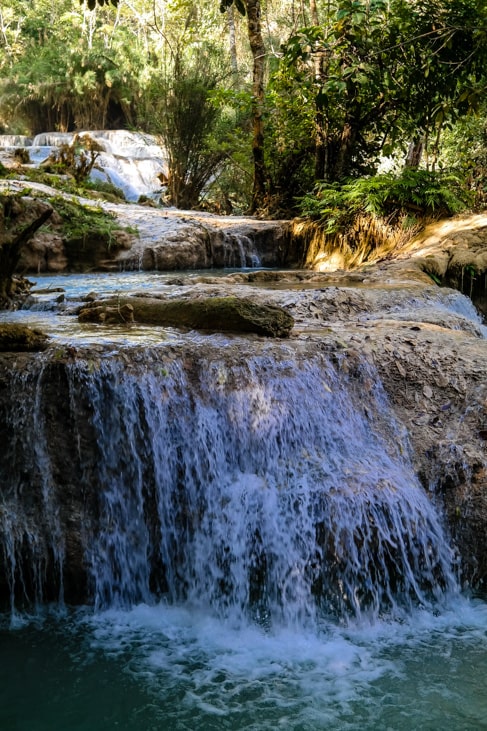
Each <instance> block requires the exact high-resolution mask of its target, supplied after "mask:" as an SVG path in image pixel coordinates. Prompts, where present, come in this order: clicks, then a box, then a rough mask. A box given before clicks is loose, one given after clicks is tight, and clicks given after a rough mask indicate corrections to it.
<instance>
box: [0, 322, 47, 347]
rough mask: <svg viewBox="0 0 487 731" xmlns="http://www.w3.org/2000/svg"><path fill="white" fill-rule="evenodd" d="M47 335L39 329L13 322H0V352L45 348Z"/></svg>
mask: <svg viewBox="0 0 487 731" xmlns="http://www.w3.org/2000/svg"><path fill="white" fill-rule="evenodd" d="M47 346H48V337H47V335H46V334H45V333H43V332H41V331H40V330H34V329H33V328H31V327H27V326H26V325H18V324H15V323H0V352H3V353H5V352H20V351H24V352H25V351H36V350H45V349H46V348H47Z"/></svg>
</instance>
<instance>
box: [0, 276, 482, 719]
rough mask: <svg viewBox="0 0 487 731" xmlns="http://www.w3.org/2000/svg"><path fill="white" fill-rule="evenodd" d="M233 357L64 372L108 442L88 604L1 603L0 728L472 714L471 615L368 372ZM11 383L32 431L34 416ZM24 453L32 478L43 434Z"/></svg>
mask: <svg viewBox="0 0 487 731" xmlns="http://www.w3.org/2000/svg"><path fill="white" fill-rule="evenodd" d="M146 276H147V275H146ZM129 279H130V276H129ZM89 285H90V283H89V282H86V284H85V285H84V286H86V287H87V288H88V289H91V287H90V286H89ZM264 350H265V349H264ZM228 352H229V353H230V355H228V354H227V345H226V344H225V342H224V340H223V339H222V340H221V351H220V352H218V349H217V347H216V345H215V349H214V350H213V352H212V353H210V354H209V355H205V354H204V353H205V351H201V352H198V351H195V352H194V353H192V354H191V355H190V354H189V352H188V354H187V355H186V357H185V358H183V359H181V360H179V359H178V358H175V357H174V355H172V356H171V355H170V353H166V352H165V351H164V349H160V350H158V351H157V356H156V350H154V349H153V350H152V351H151V352H150V353H149V352H147V354H146V355H145V356H144V358H143V363H141V364H140V365H137V360H131V359H130V357H128V358H127V359H118V360H117V358H113V359H111V360H107V361H105V362H102V363H100V364H96V363H94V362H93V361H91V360H86V361H83V360H80V361H77V362H76V363H73V364H72V365H71V366H70V367H69V378H70V379H71V380H70V383H71V386H70V388H71V392H70V393H71V399H72V403H73V406H72V408H73V414H75V403H76V398H77V396H79V394H80V393H85V394H88V395H89V401H90V403H91V404H92V405H93V408H94V421H93V424H94V427H95V431H96V435H97V443H98V445H99V449H100V454H102V455H103V456H104V459H103V461H100V462H99V464H98V465H97V471H96V474H95V483H96V485H97V486H98V489H100V490H101V494H102V496H103V500H102V504H101V507H102V511H101V519H100V524H99V530H98V531H97V532H96V534H95V535H94V537H93V539H92V540H91V541H90V542H89V544H88V545H87V557H88V561H89V563H90V566H91V576H92V582H93V589H94V592H95V599H96V604H97V606H98V607H99V610H98V611H96V612H95V613H91V612H88V611H86V612H85V611H83V612H81V613H80V614H78V615H76V616H75V618H72V617H71V616H70V615H69V614H68V615H67V616H66V617H63V616H62V615H61V617H60V618H57V619H56V620H47V621H46V623H45V624H44V625H42V624H41V625H40V626H37V624H34V625H32V624H29V623H27V624H26V623H25V621H24V620H22V618H20V617H18V616H17V615H15V614H14V615H13V623H14V625H17V629H11V630H9V631H6V632H5V631H4V632H3V633H2V635H1V637H0V646H1V647H2V654H3V658H4V660H3V665H2V667H3V668H4V670H3V676H2V675H0V728H5V729H10V728H12V729H13V728H17V729H22V730H23V731H33V729H35V731H44V729H45V730H46V731H75V730H76V731H94V729H96V731H104V730H105V729H106V730H107V731H108V729H114V728H117V729H118V728H124V729H127V731H129V730H130V731H148V730H149V729H158V730H159V729H161V728H164V729H168V730H172V729H175V730H176V729H178V730H180V729H188V730H189V729H191V731H194V730H199V731H207V730H209V729H222V730H223V729H248V730H250V729H255V730H259V731H262V730H263V731H267V730H269V731H270V730H271V729H275V728H284V729H296V731H298V729H299V730H300V731H301V730H303V731H304V730H305V729H306V730H309V731H314V730H316V729H338V730H341V729H352V730H353V731H358V730H359V729H360V730H361V731H379V730H384V731H385V730H386V729H393V730H394V731H410V730H411V729H413V728H421V729H427V730H428V731H436V730H437V729H438V730H439V729H442V731H443V730H444V731H457V729H462V730H463V731H475V730H477V729H482V728H486V727H487V724H486V718H487V703H486V700H485V687H484V679H485V673H486V671H487V608H486V605H485V603H484V602H482V601H469V600H467V599H464V598H462V597H461V596H460V595H459V593H458V587H457V584H456V581H455V578H454V556H453V554H452V552H451V549H450V547H449V545H448V540H447V536H445V534H444V532H443V530H442V526H441V521H440V519H439V516H438V515H437V513H436V511H435V509H434V506H433V505H432V504H431V502H430V498H429V497H427V496H426V494H425V493H424V492H423V490H422V488H421V487H420V485H419V484H418V482H417V479H416V477H415V475H414V471H413V469H412V466H411V464H410V461H409V456H408V443H407V438H406V435H405V433H404V430H403V429H402V428H401V427H400V425H398V424H397V423H396V422H395V420H394V418H393V416H392V414H391V412H390V409H389V405H388V403H387V400H386V399H385V398H384V395H383V393H382V391H381V388H380V385H379V384H378V383H377V382H376V380H375V374H374V373H373V372H368V371H367V369H366V368H364V369H363V370H362V372H361V373H352V374H351V375H347V372H346V369H345V368H344V369H343V370H342V369H341V367H340V362H339V361H338V362H337V363H335V364H334V365H333V364H332V363H331V362H330V361H328V359H327V358H326V357H325V356H323V357H322V358H320V357H317V356H316V354H315V355H314V356H313V357H312V358H311V357H306V356H305V355H303V356H302V357H301V358H297V355H296V352H295V351H294V350H293V349H292V348H291V347H289V346H286V345H282V346H281V353H280V356H279V357H278V358H277V357H276V354H275V353H272V354H269V355H268V356H267V355H266V354H265V352H260V355H259V354H257V353H252V352H251V350H250V349H247V350H246V351H245V352H243V350H242V353H241V357H239V359H238V362H234V361H233V360H232V356H231V351H230V350H228ZM23 384H24V390H25V399H26V401H25V405H26V407H27V405H28V404H31V405H33V406H34V408H33V412H34V413H32V410H29V409H27V408H26V409H25V413H24V417H23V418H24V427H25V435H26V442H30V443H32V444H34V442H35V440H36V439H37V436H38V435H39V432H42V430H43V429H44V428H45V427H46V425H47V422H46V420H45V419H44V418H38V417H39V414H37V412H36V409H37V408H40V407H41V399H37V401H36V399H35V398H34V399H32V398H31V396H30V392H29V391H28V385H29V382H28V380H26V381H24V382H23ZM34 386H35V387H34V390H33V394H34V395H35V394H36V393H37V394H39V388H40V382H37V383H35V384H34ZM29 425H30V426H29ZM29 429H31V431H29ZM23 431H24V430H23ZM36 435H37V436H36ZM79 438H80V440H82V435H81V434H80V437H79ZM80 443H82V441H80ZM16 448H17V449H20V444H17V447H16ZM34 455H35V456H36V459H37V460H38V461H40V463H41V466H42V470H43V475H42V480H43V484H44V485H45V486H46V488H47V486H48V485H52V484H53V483H54V482H55V475H54V471H53V470H52V468H51V465H50V461H49V459H50V457H49V454H48V450H47V449H46V441H43V440H42V435H41V439H40V441H39V442H36V444H35V448H34ZM80 464H82V463H80ZM80 474H82V472H81V468H80ZM49 503H50V497H49V495H48V492H46V496H45V497H44V499H43V504H44V506H45V509H46V510H47V509H49V510H51V509H52V501H51V505H50V504H49ZM6 514H7V513H6V512H5V513H4V516H5V515H6ZM10 515H11V513H10ZM148 516H150V519H148ZM0 517H1V515H0ZM3 526H4V531H7V532H8V523H3ZM53 526H54V531H53ZM56 530H57V524H56V521H53V522H52V523H51V532H53V536H54V537H55V536H56ZM31 538H32V540H33V542H35V541H36V540H37V539H36V537H35V536H34V535H32V537H31ZM154 538H155V539H156V543H154ZM27 539H29V537H27ZM154 550H155V552H156V553H158V559H162V563H163V565H164V569H163V570H161V568H160V566H159V568H158V569H157V570H154V568H153V567H152V568H151V566H150V562H149V561H148V554H149V553H151V555H152V556H153V554H154ZM0 554H1V551H0ZM11 555H12V560H13V561H14V560H15V556H13V554H12V552H11ZM151 560H152V559H151ZM39 570H42V565H40V566H39ZM155 580H157V581H156V583H157V582H158V589H159V593H160V594H161V595H162V596H158V597H156V596H155V595H154V593H153V592H152V590H151V589H152V587H153V585H154V581H155ZM25 667H29V673H28V674H27V676H26V673H25ZM0 672H1V671H0Z"/></svg>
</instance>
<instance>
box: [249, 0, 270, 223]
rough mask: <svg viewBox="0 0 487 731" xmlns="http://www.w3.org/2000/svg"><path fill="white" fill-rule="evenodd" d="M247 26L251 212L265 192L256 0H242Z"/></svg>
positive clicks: (261, 46) (261, 65)
mask: <svg viewBox="0 0 487 731" xmlns="http://www.w3.org/2000/svg"><path fill="white" fill-rule="evenodd" d="M246 9H247V27H248V36H249V42H250V48H251V51H252V58H253V62H254V63H253V83H252V126H253V140H252V153H253V159H254V185H253V192H252V209H251V210H252V213H255V211H256V210H257V209H258V208H259V207H260V206H262V204H263V202H264V200H265V197H266V193H267V187H268V186H267V170H266V165H265V159H264V120H263V111H264V74H265V56H266V52H265V46H264V40H263V38H262V28H261V22H260V0H246Z"/></svg>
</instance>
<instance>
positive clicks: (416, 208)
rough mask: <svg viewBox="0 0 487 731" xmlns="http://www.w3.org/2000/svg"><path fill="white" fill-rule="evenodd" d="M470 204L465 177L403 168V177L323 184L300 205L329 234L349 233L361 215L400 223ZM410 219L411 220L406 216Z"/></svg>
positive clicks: (391, 176) (454, 210) (300, 202)
mask: <svg viewBox="0 0 487 731" xmlns="http://www.w3.org/2000/svg"><path fill="white" fill-rule="evenodd" d="M469 203H470V196H469V192H468V191H467V189H466V187H465V186H464V185H463V181H462V179H461V177H459V176H458V175H455V174H453V173H442V172H440V173H438V172H431V171H428V170H415V169H412V168H405V169H404V170H403V171H402V172H401V173H400V174H399V175H395V174H393V173H384V174H381V175H375V176H373V177H369V178H359V179H357V180H349V181H347V182H346V183H344V184H343V185H340V184H339V183H323V182H322V183H319V184H318V185H317V186H316V188H315V191H314V193H313V194H308V195H305V196H303V197H302V198H301V199H300V200H299V206H300V213H301V215H302V216H304V217H308V218H312V219H317V220H319V221H320V222H321V223H322V224H323V228H324V231H325V233H328V234H334V233H337V232H339V231H343V230H346V229H347V228H349V227H350V226H351V225H352V224H353V222H354V221H355V219H356V218H357V216H358V215H359V214H364V213H366V214H371V215H373V216H376V217H383V218H388V220H389V222H391V223H393V222H394V221H395V220H399V218H402V219H403V220H409V221H412V222H414V221H415V220H416V218H424V217H427V216H432V215H437V216H439V215H453V214H454V213H458V212H459V211H461V210H463V209H465V208H466V207H467V206H468V205H469ZM408 214H409V215H408Z"/></svg>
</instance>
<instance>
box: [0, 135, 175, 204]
mask: <svg viewBox="0 0 487 731" xmlns="http://www.w3.org/2000/svg"><path fill="white" fill-rule="evenodd" d="M75 134H77V135H79V137H80V138H81V139H82V138H83V137H90V138H91V139H92V140H94V141H95V143H96V145H97V148H99V152H98V157H97V160H96V164H95V166H94V168H93V170H92V171H91V176H90V177H91V178H92V179H93V180H101V181H104V182H109V183H112V184H113V185H114V186H116V187H117V188H119V189H120V190H122V192H123V194H124V196H125V198H126V200H127V201H131V202H136V201H137V200H138V199H139V198H140V196H141V195H145V196H147V197H149V198H151V197H160V195H161V181H160V179H159V177H158V176H159V175H160V174H161V173H163V174H166V175H167V156H166V154H165V153H164V151H163V150H162V148H161V147H160V145H158V144H157V141H156V139H155V138H154V137H152V136H151V135H147V134H142V133H138V132H129V131H127V130H90V131H83V132H78V133H74V132H43V133H42V134H38V135H36V136H35V137H34V138H33V139H31V138H28V137H24V136H22V135H0V152H1V151H2V149H5V150H8V148H19V147H21V148H24V149H25V150H26V151H27V152H28V154H29V159H30V162H31V163H32V164H34V165H40V164H41V163H43V162H44V161H45V160H46V159H47V158H48V157H49V155H51V154H52V152H53V150H56V148H58V147H60V146H61V145H70V144H72V142H73V140H74V137H75Z"/></svg>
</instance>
